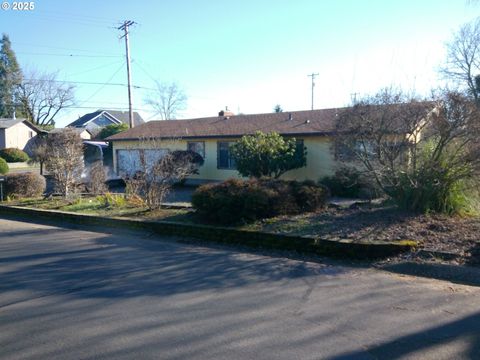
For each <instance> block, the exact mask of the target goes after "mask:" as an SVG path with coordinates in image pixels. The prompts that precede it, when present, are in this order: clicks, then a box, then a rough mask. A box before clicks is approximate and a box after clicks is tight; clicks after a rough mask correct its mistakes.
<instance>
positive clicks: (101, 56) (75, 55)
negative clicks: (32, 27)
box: [16, 51, 122, 58]
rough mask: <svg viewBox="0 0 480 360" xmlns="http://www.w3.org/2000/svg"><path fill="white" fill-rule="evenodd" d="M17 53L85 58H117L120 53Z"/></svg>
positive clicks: (19, 52)
mask: <svg viewBox="0 0 480 360" xmlns="http://www.w3.org/2000/svg"><path fill="white" fill-rule="evenodd" d="M16 53H17V54H23V55H39V56H61V57H87V58H119V57H122V56H121V55H84V54H53V53H32V52H23V51H17V52H16Z"/></svg>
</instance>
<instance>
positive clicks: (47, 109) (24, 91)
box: [19, 70, 74, 126]
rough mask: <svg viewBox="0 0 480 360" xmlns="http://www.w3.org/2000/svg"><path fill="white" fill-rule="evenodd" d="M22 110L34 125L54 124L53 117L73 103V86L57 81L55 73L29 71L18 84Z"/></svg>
mask: <svg viewBox="0 0 480 360" xmlns="http://www.w3.org/2000/svg"><path fill="white" fill-rule="evenodd" d="M19 93H20V94H19V98H20V102H21V104H22V107H23V111H24V112H25V114H26V115H27V118H28V120H29V121H31V122H32V123H33V124H35V125H40V126H45V125H54V124H55V117H56V116H57V114H58V113H59V112H60V111H61V110H62V109H64V108H66V107H69V106H72V105H73V104H74V86H73V85H70V84H66V83H62V82H58V81H57V73H55V72H54V73H40V72H38V71H35V70H31V71H29V72H28V73H27V74H26V75H25V78H24V80H23V81H22V83H21V85H20V90H19Z"/></svg>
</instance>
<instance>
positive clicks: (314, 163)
mask: <svg viewBox="0 0 480 360" xmlns="http://www.w3.org/2000/svg"><path fill="white" fill-rule="evenodd" d="M297 138H298V139H299V140H300V139H303V141H304V145H305V147H306V148H307V166H306V167H303V168H301V169H296V170H292V171H289V172H287V173H286V174H284V175H283V177H282V178H285V179H296V180H306V179H310V180H315V181H316V180H318V179H319V178H321V177H323V176H326V175H331V174H332V173H333V172H334V171H335V168H336V167H337V166H338V163H337V162H336V161H335V159H334V155H333V152H332V150H331V144H332V141H333V140H332V138H330V137H326V136H308V137H297ZM191 141H202V142H204V143H205V163H204V165H203V166H202V167H200V169H199V174H198V175H193V176H191V177H190V178H191V179H197V180H207V181H221V180H226V179H229V178H241V176H240V174H239V173H238V172H237V171H236V170H228V169H218V168H217V143H218V142H222V141H235V139H232V138H224V139H222V138H215V139H205V138H198V139H188V140H187V139H180V140H158V141H154V142H151V141H136V140H135V141H127V140H121V141H120V140H118V141H113V164H114V170H115V173H116V174H118V163H117V151H118V150H126V149H152V148H161V149H168V150H186V149H187V143H188V142H191Z"/></svg>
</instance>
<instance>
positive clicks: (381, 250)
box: [0, 205, 417, 259]
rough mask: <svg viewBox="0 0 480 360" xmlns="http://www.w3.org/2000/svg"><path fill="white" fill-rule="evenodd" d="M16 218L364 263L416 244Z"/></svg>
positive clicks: (63, 215)
mask: <svg viewBox="0 0 480 360" xmlns="http://www.w3.org/2000/svg"><path fill="white" fill-rule="evenodd" d="M2 214H3V215H16V216H21V217H24V218H28V220H30V221H40V220H41V219H44V220H54V221H67V222H70V223H74V224H84V225H101V226H109V227H114V228H119V227H123V228H133V229H145V230H150V231H154V232H156V233H158V234H162V235H170V236H185V237H190V238H195V239H200V240H207V241H215V242H218V243H225V244H241V245H247V246H252V247H257V248H258V247H260V248H272V249H279V250H294V251H298V252H306V253H315V254H320V255H326V256H334V257H349V258H361V259H373V258H382V257H388V256H392V255H396V254H399V253H401V252H406V251H411V250H413V249H415V248H416V247H417V243H416V242H415V241H398V242H373V243H370V242H352V241H349V240H340V241H334V240H326V239H321V238H317V237H307V236H295V235H283V234H273V233H265V232H257V231H247V230H238V229H234V228H228V227H218V226H210V225H197V224H185V223H180V222H171V221H147V220H135V219H121V218H106V217H101V216H95V215H83V214H75V213H70V212H64V211H52V210H38V209H31V208H25V207H18V206H6V205H0V215H2Z"/></svg>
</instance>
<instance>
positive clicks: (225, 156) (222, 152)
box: [217, 141, 236, 170]
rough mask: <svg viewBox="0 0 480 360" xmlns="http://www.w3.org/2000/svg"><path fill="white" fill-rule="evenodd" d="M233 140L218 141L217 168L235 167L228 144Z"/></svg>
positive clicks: (230, 144) (231, 143)
mask: <svg viewBox="0 0 480 360" xmlns="http://www.w3.org/2000/svg"><path fill="white" fill-rule="evenodd" d="M233 144H234V142H230V141H219V142H218V143H217V168H218V169H232V170H233V169H236V164H235V159H234V158H233V157H232V153H231V151H230V146H232V145H233Z"/></svg>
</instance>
